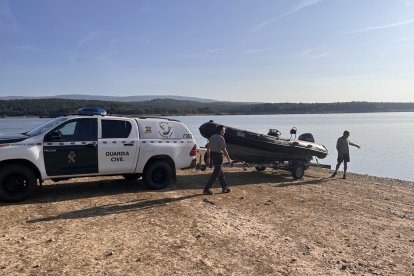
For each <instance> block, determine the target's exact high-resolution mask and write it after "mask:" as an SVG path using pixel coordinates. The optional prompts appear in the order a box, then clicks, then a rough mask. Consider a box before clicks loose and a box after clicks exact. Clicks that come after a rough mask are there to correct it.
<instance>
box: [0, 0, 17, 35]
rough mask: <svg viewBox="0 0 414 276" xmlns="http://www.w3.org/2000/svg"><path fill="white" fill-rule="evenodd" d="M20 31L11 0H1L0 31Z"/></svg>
mask: <svg viewBox="0 0 414 276" xmlns="http://www.w3.org/2000/svg"><path fill="white" fill-rule="evenodd" d="M18 31H19V23H18V22H17V19H16V17H15V16H14V14H13V12H12V10H11V8H10V2H9V0H0V32H10V33H15V32H18Z"/></svg>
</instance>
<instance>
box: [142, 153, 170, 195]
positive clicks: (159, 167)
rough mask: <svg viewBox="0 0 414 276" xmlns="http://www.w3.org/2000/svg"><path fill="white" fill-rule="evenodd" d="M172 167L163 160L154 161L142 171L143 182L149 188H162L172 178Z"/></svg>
mask: <svg viewBox="0 0 414 276" xmlns="http://www.w3.org/2000/svg"><path fill="white" fill-rule="evenodd" d="M172 175H173V173H172V169H171V167H170V165H169V164H168V163H167V162H165V161H161V160H158V161H155V162H153V163H151V164H150V165H149V166H148V167H147V168H146V169H145V171H144V183H145V185H146V186H147V187H149V188H150V189H154V190H158V189H164V188H165V187H167V186H168V184H170V182H171V179H172Z"/></svg>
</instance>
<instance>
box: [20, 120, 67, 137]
mask: <svg viewBox="0 0 414 276" xmlns="http://www.w3.org/2000/svg"><path fill="white" fill-rule="evenodd" d="M68 119H69V118H66V117H59V118H55V119H52V120H49V121H47V122H45V123H43V124H41V125H40V126H37V127H35V128H34V129H32V130H30V131H28V132H25V133H23V134H25V135H27V136H37V135H40V134H42V133H44V132H46V131H49V130H51V129H52V128H54V127H55V126H57V125H60V124H61V123H63V122H64V121H67V120H68Z"/></svg>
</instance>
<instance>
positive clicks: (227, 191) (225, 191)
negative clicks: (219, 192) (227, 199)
mask: <svg viewBox="0 0 414 276" xmlns="http://www.w3.org/2000/svg"><path fill="white" fill-rule="evenodd" d="M230 191H231V190H230V189H229V188H225V189H223V194H227V193H230Z"/></svg>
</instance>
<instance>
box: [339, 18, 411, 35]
mask: <svg viewBox="0 0 414 276" xmlns="http://www.w3.org/2000/svg"><path fill="white" fill-rule="evenodd" d="M412 23H414V19H410V20H406V21H401V22H396V23H391V24H388V25H381V26H374V27H367V28H365V29H359V30H354V31H345V32H343V33H344V34H358V33H366V32H371V31H377V30H385V29H390V28H396V27H400V26H404V25H408V24H412Z"/></svg>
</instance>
